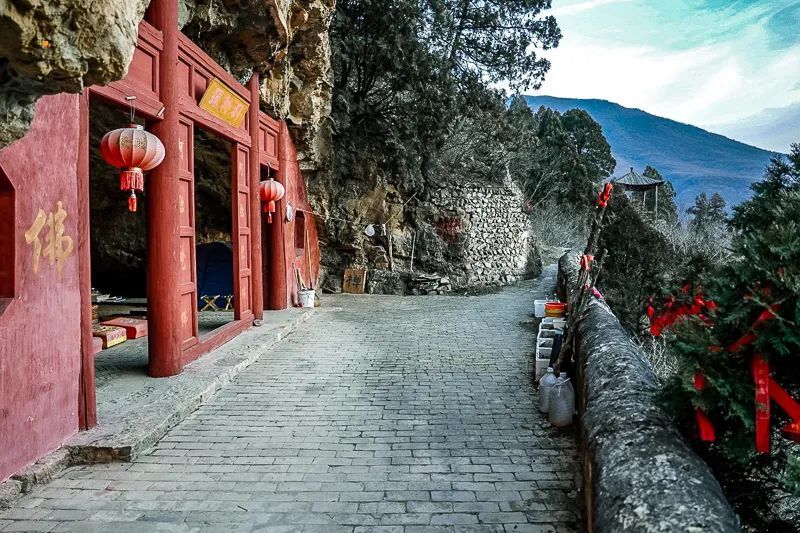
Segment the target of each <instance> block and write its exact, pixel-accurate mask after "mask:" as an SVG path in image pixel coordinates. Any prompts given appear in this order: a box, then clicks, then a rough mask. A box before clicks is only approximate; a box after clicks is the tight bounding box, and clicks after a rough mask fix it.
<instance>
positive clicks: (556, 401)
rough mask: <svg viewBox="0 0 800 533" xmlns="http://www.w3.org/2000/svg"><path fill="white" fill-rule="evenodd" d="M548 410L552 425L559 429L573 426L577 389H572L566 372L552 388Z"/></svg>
mask: <svg viewBox="0 0 800 533" xmlns="http://www.w3.org/2000/svg"><path fill="white" fill-rule="evenodd" d="M548 408H549V410H548V415H549V418H550V423H551V424H553V425H554V426H556V427H558V428H563V427H566V426H569V425H570V424H572V416H573V415H574V414H575V389H573V388H572V383H571V382H570V380H569V376H567V374H566V372H562V373H561V374H560V375H559V376H558V380H557V381H556V382H555V383H554V384H553V386H552V387H551V388H550V395H549V398H548Z"/></svg>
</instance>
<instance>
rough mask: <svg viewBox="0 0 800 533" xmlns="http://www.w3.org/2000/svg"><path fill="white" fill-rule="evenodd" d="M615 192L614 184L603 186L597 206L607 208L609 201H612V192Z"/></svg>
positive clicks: (598, 196)
mask: <svg viewBox="0 0 800 533" xmlns="http://www.w3.org/2000/svg"><path fill="white" fill-rule="evenodd" d="M612 190H614V185H613V184H612V183H610V182H609V183H606V184H605V185H604V186H603V190H602V191H600V194H598V195H597V206H598V207H607V206H608V201H609V200H610V199H611V191H612Z"/></svg>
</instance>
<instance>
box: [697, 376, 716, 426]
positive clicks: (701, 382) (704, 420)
mask: <svg viewBox="0 0 800 533" xmlns="http://www.w3.org/2000/svg"><path fill="white" fill-rule="evenodd" d="M707 386H708V380H707V379H706V377H705V375H703V373H702V372H696V373H695V375H694V389H695V390H696V391H697V392H700V391H702V390H703V389H705V388H706V387H707ZM694 418H695V420H696V421H697V428H698V431H699V433H700V440H702V441H703V442H714V441H715V440H717V433H716V431H714V424H712V423H711V420H710V419H709V418H708V416H707V415H706V413H705V411H703V410H702V409H700V408H699V407H695V409H694Z"/></svg>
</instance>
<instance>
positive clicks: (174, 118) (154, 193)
mask: <svg viewBox="0 0 800 533" xmlns="http://www.w3.org/2000/svg"><path fill="white" fill-rule="evenodd" d="M150 9H151V13H152V15H153V23H154V26H155V27H156V28H157V29H159V30H161V32H162V35H163V38H164V47H163V49H162V51H161V55H160V59H159V96H160V98H161V102H162V103H163V104H164V107H165V109H164V118H163V120H161V121H160V122H157V123H156V124H155V125H154V126H153V133H154V134H156V135H158V137H159V138H160V139H161V141H162V142H163V143H164V147H165V149H166V157H165V158H164V161H163V162H162V163H161V165H159V166H158V167H156V169H155V170H154V171H153V172H152V173H151V174H150V175H149V176H148V179H147V318H148V324H147V327H148V337H147V338H148V350H149V353H148V373H149V374H150V375H151V376H152V377H166V376H174V375H175V374H178V373H179V372H180V371H181V369H182V368H183V361H182V354H181V339H180V322H179V302H180V279H179V274H180V271H179V268H180V266H179V262H178V252H179V249H180V248H179V247H180V233H179V222H180V220H179V218H178V196H179V194H180V189H179V182H178V172H179V169H180V158H179V154H180V147H179V145H178V144H179V143H178V137H179V130H178V128H179V121H178V120H179V116H180V110H179V106H178V84H177V83H175V80H174V79H173V78H174V76H175V68H176V65H177V64H178V33H179V30H178V1H177V0H153V2H152V4H151V6H150Z"/></svg>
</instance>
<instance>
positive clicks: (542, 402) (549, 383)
mask: <svg viewBox="0 0 800 533" xmlns="http://www.w3.org/2000/svg"><path fill="white" fill-rule="evenodd" d="M557 380H558V378H556V374H555V372H553V367H552V366H548V367H547V371H546V372H545V374H544V376H542V379H540V380H539V411H541V412H543V413H546V412H547V410H548V408H549V406H550V389H552V388H553V385H555V384H556V381H557Z"/></svg>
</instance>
